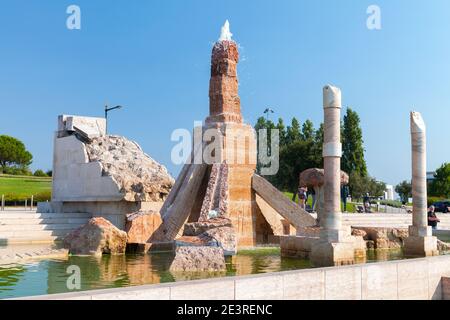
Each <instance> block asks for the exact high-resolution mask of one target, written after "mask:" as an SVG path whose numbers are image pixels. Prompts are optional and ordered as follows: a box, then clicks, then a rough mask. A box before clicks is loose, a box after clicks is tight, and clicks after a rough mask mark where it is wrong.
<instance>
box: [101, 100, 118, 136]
mask: <svg viewBox="0 0 450 320" xmlns="http://www.w3.org/2000/svg"><path fill="white" fill-rule="evenodd" d="M121 108H122V106H115V107H111V108H108V105H105V119H106V128H105V130H106V134H108V112H109V111H111V110H116V109H121Z"/></svg>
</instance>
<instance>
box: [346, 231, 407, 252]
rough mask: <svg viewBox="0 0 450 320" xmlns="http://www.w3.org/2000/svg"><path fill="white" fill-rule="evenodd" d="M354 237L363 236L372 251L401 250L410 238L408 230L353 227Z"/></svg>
mask: <svg viewBox="0 0 450 320" xmlns="http://www.w3.org/2000/svg"><path fill="white" fill-rule="evenodd" d="M352 235H358V236H362V237H363V239H364V240H365V241H366V244H367V247H368V248H372V249H399V248H402V247H403V243H404V240H405V239H406V238H407V237H408V229H404V228H377V227H353V228H352Z"/></svg>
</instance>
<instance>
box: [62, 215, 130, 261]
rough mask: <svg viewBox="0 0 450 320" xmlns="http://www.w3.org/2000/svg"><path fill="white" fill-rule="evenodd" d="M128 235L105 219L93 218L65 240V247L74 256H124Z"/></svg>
mask: <svg viewBox="0 0 450 320" xmlns="http://www.w3.org/2000/svg"><path fill="white" fill-rule="evenodd" d="M126 244H127V233H126V232H124V231H122V230H119V229H117V228H116V227H115V226H114V225H113V224H112V223H111V222H109V221H108V220H106V219H104V218H92V219H91V220H89V222H88V223H87V224H85V225H84V226H81V227H80V228H78V229H76V230H74V231H73V232H71V233H70V234H68V235H67V236H66V237H65V238H64V247H65V248H67V249H69V253H71V254H74V255H102V254H124V253H125V250H126Z"/></svg>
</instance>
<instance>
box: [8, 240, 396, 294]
mask: <svg viewBox="0 0 450 320" xmlns="http://www.w3.org/2000/svg"><path fill="white" fill-rule="evenodd" d="M173 257H174V256H173V254H171V253H155V254H145V255H139V254H136V255H131V254H128V255H123V256H109V255H105V256H102V257H75V256H71V257H69V258H68V259H67V260H45V261H41V262H38V263H34V264H28V265H22V266H16V267H7V268H0V298H10V297H20V296H29V295H41V294H47V293H49V294H52V293H63V292H68V291H69V290H68V289H67V286H66V281H67V279H68V277H69V276H70V275H71V274H67V273H66V270H67V268H68V267H69V266H71V265H76V266H78V267H79V268H80V271H81V290H93V289H102V288H115V287H126V286H137V285H144V284H155V283H163V282H173V281H184V280H194V279H203V278H211V277H223V276H234V275H249V274H256V273H265V272H277V271H285V270H295V269H305V268H311V267H312V266H311V263H310V262H309V261H307V260H300V259H292V258H281V257H280V250H279V248H264V249H257V250H247V251H242V252H240V253H239V254H238V255H236V256H234V257H228V258H227V259H226V263H227V270H226V272H217V273H190V274H188V273H171V272H169V271H168V270H169V267H170V264H171V262H172V260H173ZM402 258H403V256H402V252H401V250H378V251H374V250H372V251H369V252H368V255H367V258H366V259H365V260H364V261H361V262H366V261H367V262H372V261H385V260H396V259H402Z"/></svg>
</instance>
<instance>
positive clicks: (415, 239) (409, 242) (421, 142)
mask: <svg viewBox="0 0 450 320" xmlns="http://www.w3.org/2000/svg"><path fill="white" fill-rule="evenodd" d="M410 122H411V124H410V125H411V148H412V196H413V219H412V220H413V221H412V222H413V223H412V226H410V227H409V237H408V238H406V239H405V244H404V253H405V255H408V256H433V255H437V254H438V250H437V239H436V237H433V236H432V230H431V227H429V226H428V215H427V141H426V126H425V122H424V121H423V118H422V115H421V114H420V113H419V112H414V111H413V112H411V115H410Z"/></svg>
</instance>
